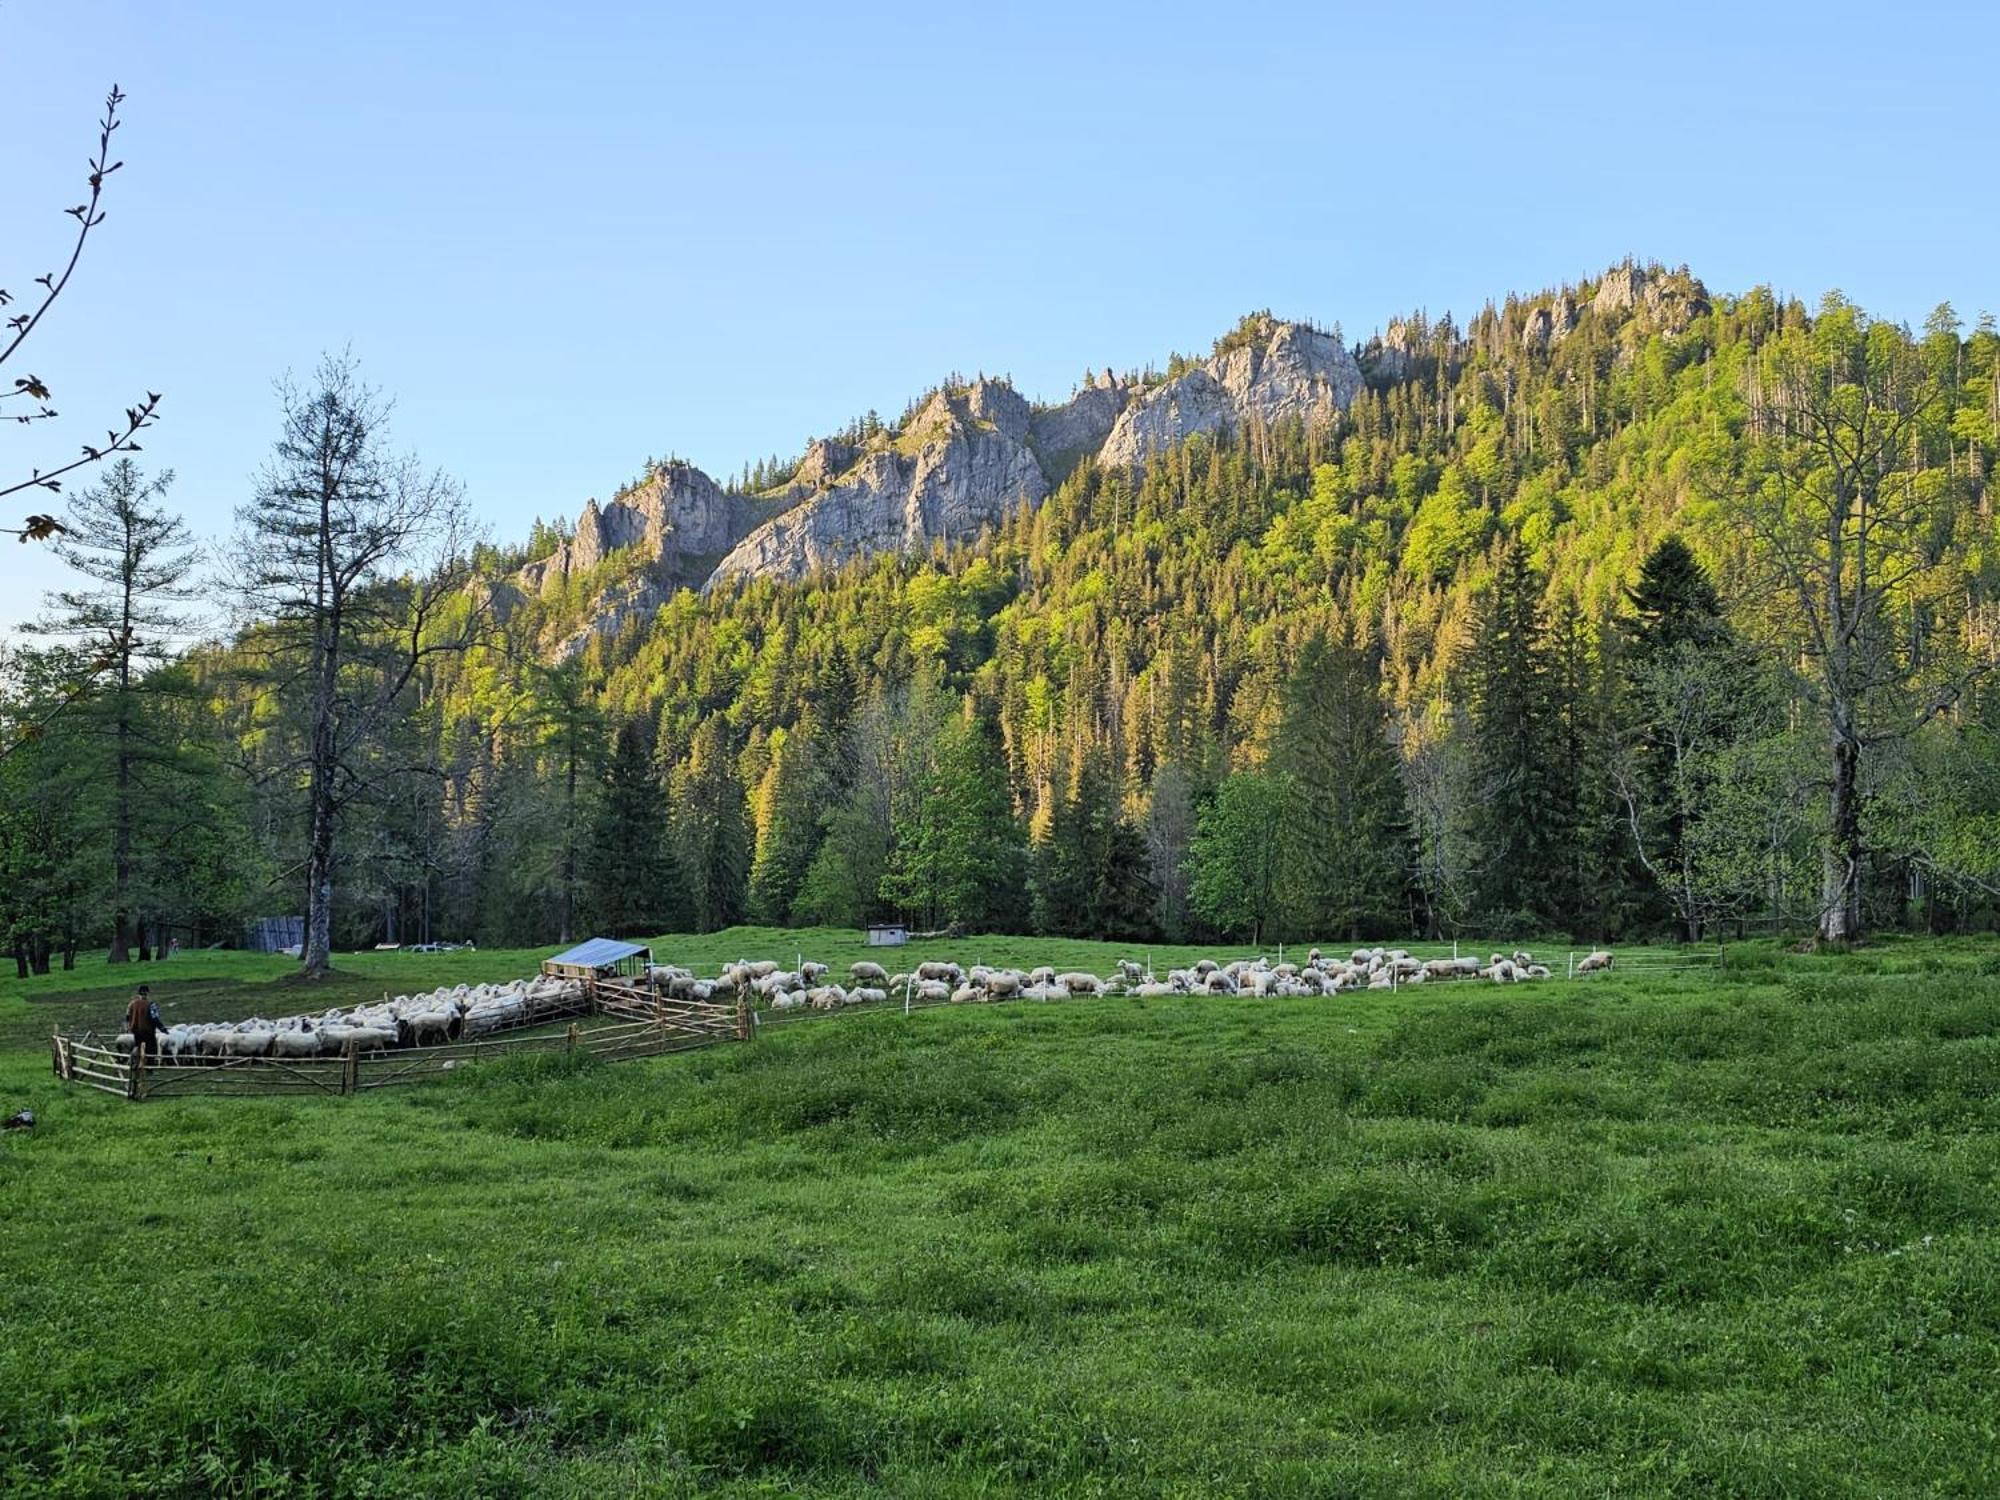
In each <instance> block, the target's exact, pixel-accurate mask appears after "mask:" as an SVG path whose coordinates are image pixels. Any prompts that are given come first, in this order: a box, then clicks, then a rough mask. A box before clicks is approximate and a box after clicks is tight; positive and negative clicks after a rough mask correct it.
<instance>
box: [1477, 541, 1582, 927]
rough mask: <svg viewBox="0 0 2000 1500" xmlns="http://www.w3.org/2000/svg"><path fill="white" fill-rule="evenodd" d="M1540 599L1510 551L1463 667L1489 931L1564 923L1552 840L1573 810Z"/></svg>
mask: <svg viewBox="0 0 2000 1500" xmlns="http://www.w3.org/2000/svg"><path fill="white" fill-rule="evenodd" d="M1541 594H1542V580H1541V577H1540V575H1538V574H1537V573H1536V572H1535V570H1534V569H1533V568H1532V567H1531V566H1530V565H1529V563H1528V559H1527V554H1526V553H1525V552H1524V551H1523V550H1522V549H1521V548H1520V546H1518V545H1515V544H1510V545H1509V546H1507V547H1506V548H1505V550H1503V551H1502V553H1501V555H1500V558H1499V566H1498V568H1497V570H1496V574H1495V577H1494V579H1493V582H1492V584H1491V585H1490V586H1489V588H1488V590H1487V593H1486V595H1485V597H1484V598H1483V599H1482V600H1481V601H1480V604H1479V608H1478V612H1477V615H1476V616H1475V620H1474V625H1473V645H1472V651H1471V654H1470V657H1469V659H1468V660H1467V663H1466V673H1465V676H1466V680H1467V683H1468V685H1469V687H1470V689H1471V693H1472V700H1473V711H1472V724H1473V735H1474V757H1475V771H1474V789H1475V792H1476V795H1477V799H1478V800H1477V803H1476V805H1475V810H1474V816H1473V819H1472V822H1473V828H1474V833H1475V837H1476V840H1477V842H1478V845H1479V860H1480V878H1479V890H1480V906H1481V908H1482V914H1483V915H1484V917H1485V918H1486V920H1487V921H1488V922H1490V923H1493V924H1495V925H1505V926H1519V925H1521V924H1524V923H1526V924H1534V923H1538V922H1539V923H1553V924H1556V925H1562V924H1563V923H1564V922H1565V920H1566V918H1565V914H1564V913H1563V912H1562V911H1560V910H1559V907H1560V901H1561V896H1560V889H1561V879H1562V877H1561V869H1562V861H1563V853H1562V846H1561V843H1560V842H1559V840H1560V838H1561V834H1562V830H1563V829H1564V828H1565V827H1566V825H1567V822H1568V818H1569V811H1570V810H1569V808H1568V807H1566V806H1565V805H1564V796H1565V793H1564V784H1563V771H1564V767H1563V762H1562V759H1561V755H1560V745H1559V733H1558V731H1559V724H1558V721H1557V715H1556V704H1555V701H1554V693H1553V691H1552V684H1551V680H1550V679H1551V664H1550V660H1549V649H1548V642H1547V627H1546V625H1545V624H1544V621H1543V615H1542V605H1541Z"/></svg>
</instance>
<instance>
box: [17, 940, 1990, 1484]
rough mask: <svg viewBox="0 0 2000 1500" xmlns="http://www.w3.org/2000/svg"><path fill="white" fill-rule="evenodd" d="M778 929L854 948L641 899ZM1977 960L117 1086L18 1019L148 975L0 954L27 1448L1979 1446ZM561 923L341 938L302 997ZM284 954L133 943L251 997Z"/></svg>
mask: <svg viewBox="0 0 2000 1500" xmlns="http://www.w3.org/2000/svg"><path fill="white" fill-rule="evenodd" d="M932 946H933V947H934V948H938V949H947V948H948V949H949V950H950V951H952V952H954V953H956V954H958V955H961V956H965V957H982V958H987V959H989V960H994V961H1010V962H1026V961H1041V960H1046V961H1049V962H1052V963H1055V964H1057V965H1059V966H1064V967H1067V966H1070V965H1072V964H1076V965H1080V966H1083V967H1095V968H1102V967H1105V966H1106V963H1107V962H1108V958H1109V957H1110V956H1113V955H1114V954H1117V953H1122V952H1123V951H1124V950H1122V949H1119V950H1110V949H1104V948H1101V947H1096V946H1094V945H1087V944H1069V943H1040V942H1035V941H1033V940H1025V939H987V940H981V939H969V940H964V941H961V942H958V943H954V944H948V945H947V944H938V945H932ZM794 950H803V951H804V952H805V954H806V955H807V956H808V957H812V956H818V957H821V958H823V959H825V960H826V961H828V962H831V963H835V964H837V965H838V964H844V963H846V962H848V961H851V958H852V957H853V956H858V955H859V954H860V953H861V952H862V951H863V950H862V948H861V945H860V942H859V939H858V938H857V937H856V936H855V935H853V934H811V935H795V934H770V933H750V932H747V931H742V930H739V931H737V932H733V933H728V934H721V935H716V936H713V937H708V938H699V939H686V940H674V941H672V942H670V943H664V942H663V944H662V945H661V952H662V954H663V956H670V957H676V958H684V959H687V960H689V961H692V962H695V963H697V964H699V965H702V966H711V965H712V964H713V963H715V962H717V961H720V960H722V959H725V958H731V957H736V956H738V955H746V956H760V955H766V954H768V955H769V956H771V957H785V958H789V957H790V956H791V952H792V951H794ZM1996 953H2000V948H1996V947H1995V946H1994V945H1993V944H1991V943H1986V944H1980V943H1973V942H1967V943H1958V944H1888V945H1884V946H1883V947H1881V948H1880V949H1874V950H1869V951H1866V952H1863V953H1859V954H1853V955H1845V956H1840V957H1833V958H1824V957H1812V958H1797V957H1793V956H1790V955H1785V954H1783V953H1781V952H1780V950H1779V949H1778V948H1777V947H1776V946H1774V945H1768V944H1767V945H1756V946H1752V947H1748V948H1745V949H1741V950H1736V949H1732V953H1731V957H1730V959H1729V961H1728V962H1727V963H1726V964H1725V966H1724V968H1723V969H1722V970H1721V971H1720V972H1719V973H1714V974H1707V975H1702V974H1684V975H1667V976H1651V977H1638V976H1633V977H1614V978H1611V979H1609V980H1605V981H1593V982H1589V983H1585V984H1578V985H1574V986H1570V985H1555V984H1550V985H1546V986H1542V987H1539V988H1536V987H1521V988H1515V989H1510V990H1505V991H1502V990H1498V989H1495V988H1491V987H1487V986H1483V985H1478V986H1475V985H1467V986H1459V987H1453V988H1446V989H1442V990H1435V989H1423V990H1416V991H1403V992H1401V993H1399V994H1394V995H1390V994H1383V993H1370V994H1364V995H1360V996H1352V997H1341V998H1339V999H1328V1000H1287V1001H1254V1000H1235V999H1230V1000H1217V999H1171V1000H1149V1001H1137V1000H1105V1001H1086V1002H1077V1003H1073V1004H1066V1005H1034V1004H1016V1005H1008V1006H990V1007H968V1008H963V1009H960V1008H948V1009H942V1010H937V1011H933V1012H929V1013H926V1014H921V1015H917V1016H913V1017H907V1018H906V1017H902V1016H900V1015H874V1016H854V1017H844V1018H841V1019H837V1020H830V1021H827V1022H824V1023H822V1024H815V1025H802V1026H797V1027H791V1028H785V1029H781V1030H777V1031H771V1032H767V1033H766V1034H765V1035H764V1036H763V1037H761V1038H760V1039H759V1040H758V1041H757V1042H756V1043H754V1044H752V1045H749V1046H730V1047H718V1048H714V1049H710V1050H707V1051H703V1052H699V1053H693V1054H687V1055H683V1056H679V1057H674V1058H667V1059H660V1060H656V1061H647V1062H637V1063H624V1064H618V1065H616V1066H605V1065H602V1064H595V1065H593V1064H591V1063H590V1062H588V1061H587V1060H566V1059H562V1058H550V1059H535V1060H527V1059H522V1060H516V1061H511V1062H508V1063H504V1064H497V1065H488V1066H485V1067H483V1068H481V1069H479V1070H476V1071H474V1072H473V1073H470V1074H467V1075H460V1076H456V1077H453V1078H450V1079H446V1080H442V1081H440V1082H438V1083H436V1084H433V1085H427V1086H422V1087H415V1088H410V1089H406V1090H401V1091H393V1092H390V1093H387V1094H384V1095H380V1096H372V1097H371V1096H362V1097H358V1098H354V1099H328V1100H323V1101H321V1100H311V1101H275V1100H271V1101H266V1100H254V1101H243V1100H201V1099H192V1100H178V1101H159V1102H156V1103H153V1104H148V1105H142V1106H133V1105H129V1104H125V1103H123V1102H122V1101H118V1100H115V1099H111V1098H108V1097H104V1096H101V1095H97V1094H94V1093H88V1092H83V1091H76V1090H69V1089H65V1088H62V1087H61V1086H59V1085H57V1084H56V1083H55V1082H54V1081H53V1080H52V1079H50V1078H49V1077H48V1064H47V1053H46V1046H45V1041H44V1038H45V1037H46V1032H47V1027H48V1024H49V1021H50V1019H51V1017H56V1016H67V1015H71V1014H74V1015H83V1014H85V1013H94V1012H96V1011H98V1010H99V1009H100V1008H103V1007H108V1006H114V1005H115V1002H116V1001H117V1000H118V999H119V998H121V997H122V995H123V993H124V989H123V986H124V985H125V984H127V983H129V982H131V981H132V979H133V978H134V977H135V976H137V975H138V974H141V973H144V972H145V971H144V970H141V969H139V968H137V967H135V968H134V969H133V970H131V971H130V972H129V973H122V974H118V975H115V976H113V975H109V974H107V973H106V972H105V971H104V969H102V968H101V967H98V968H94V969H92V968H84V969H80V970H79V971H78V972H77V973H75V974H73V975H68V976H51V977H50V979H49V980H48V981H37V982H35V984H33V985H29V986H22V985H18V984H15V983H13V982H11V981H9V982H8V983H6V984H5V985H4V986H0V1106H5V1108H6V1109H7V1110H8V1111H9V1112H11V1110H12V1109H13V1108H17V1107H19V1106H20V1105H23V1104H27V1105H32V1106H33V1107H34V1108H35V1110H36V1112H37V1114H38V1115H39V1116H40V1118H41V1124H40V1125H39V1126H38V1127H37V1128H36V1130H34V1131H33V1132H32V1133H25V1134H19V1135H11V1136H6V1137H0V1222H4V1226H5V1228H4V1233H0V1490H4V1491H5V1492H7V1493H18V1494H24V1495H65V1494H92V1495H95V1494H103V1495H126V1494H134V1493H212V1492H223V1493H245V1494H249V1493H257V1494H269V1493H340V1494H354V1495H402V1494H407V1495H439V1494H478V1495H530V1494H534V1495H539V1494H573V1495H604V1494H626V1493H645V1494H652V1493H658V1494H698V1493H715V1494H724V1495H739V1494H742V1495H748V1494H794V1493H800V1492H815V1493H827V1494H847V1495H862V1494H882V1493H887V1494H901V1495H912V1496H919V1495H921V1496H934V1495H956V1494H999V1493H1037V1494H1079V1495H1100V1494H1101V1495H1126V1494H1143V1495H1153V1494H1169V1495H1189V1496H1194V1495H1203V1496H1205V1495H1217V1494H1223V1495H1228V1494H1241V1495H1260V1496H1261V1495H1301V1496H1304V1495H1315V1496H1317V1495H1342V1494H1369V1495H1435V1496H1486V1495H1517V1494H1550V1495H1579V1496H1582V1495H1590V1496H1596V1495H1605V1494H1648V1495H1650V1494H1689V1495H1694V1494H1701V1495H1710V1494H1729V1495H1772V1496H1778V1495H1785V1496H1798V1495H1842V1496H1845V1495H1853V1496H1864V1495H1867V1496H1874V1495H1891V1494H1893V1495H1904V1494H1966V1495H1979V1494H1991V1493H1994V1492H1995V1490H1996V1487H2000V1458H1996V1453H2000V1441H1996V1440H2000V1433H1997V1432H1996V1417H1995V1406H1994V1402H1993V1399H1992V1393H1993V1391H1994V1390H1995V1389H1996V1387H2000V1239H1996V1234H1995V1231H1996V1230H2000V1092H1997V1091H2000V977H1995V976H1993V975H1991V974H1989V973H1987V972H1985V971H1986V970H1989V969H2000V964H1996V963H1994V962H1993V961H1992V960H1993V959H1994V957H1995V955H1996ZM537 956H539V955H526V954H520V955H507V954H489V953H482V954H478V955H452V956H439V957H430V958H422V957H417V956H412V955H385V956H377V955H367V956H364V957H359V958H356V959H353V960H347V959H343V960H342V965H343V967H344V968H348V969H351V971H352V977H351V978H343V979H341V980H339V981H335V982H334V985H333V988H332V989H329V988H325V987H314V988H313V990H312V991H311V994H310V995H308V996H307V997H306V998H305V1001H304V1004H314V1003H318V996H320V995H322V994H328V993H332V992H333V990H334V989H338V988H339V987H340V986H348V987H350V988H352V989H353V991H354V993H378V992H379V991H380V990H381V989H383V988H385V987H386V988H390V989H408V988H414V987H420V986H422V985H424V984H428V983H432V982H453V983H455V982H457V981H458V980H460V979H469V978H477V977H490V976H493V975H499V974H507V973H514V972H520V971H521V970H522V968H523V967H524V966H527V965H529V964H531V963H532V961H533V958H535V957H537ZM878 956H880V955H878ZM913 956H914V945H913V948H912V949H905V950H903V951H902V953H901V954H900V955H898V958H899V959H900V960H908V959H910V958H911V957H913ZM1185 956H1186V955H1185V954H1182V953H1176V954H1174V955H1172V957H1173V959H1174V960H1176V961H1178V960H1179V959H1181V958H1183V957H1185ZM1155 961H1156V962H1157V963H1162V964H1164V963H1165V962H1166V961H1168V955H1166V954H1164V953H1161V954H1156V955H1155ZM283 970H284V965H282V964H281V963H280V964H275V965H273V964H268V963H266V962H264V961H260V960H252V959H245V958H243V957H240V956H231V955H199V956H197V955H187V956H183V957H180V958H176V959H175V960H173V961H172V962H171V963H169V964H167V965H164V966H158V967H155V968H153V969H152V972H151V973H148V974H147V975H146V977H148V978H149V979H151V980H152V981H153V982H154V983H155V986H156V988H158V987H159V986H160V985H161V983H162V981H163V980H167V979H171V980H172V982H173V983H174V984H176V985H185V986H186V988H185V989H181V990H178V991H176V990H169V991H167V998H168V999H169V1000H170V1001H173V1002H174V1003H176V1004H184V1005H186V1006H188V1007H190V1008H192V1007H196V1006H200V1007H220V1008H222V1010H224V1011H228V1009H229V1008H230V1007H232V1006H236V1007H237V1008H239V1009H242V1010H258V1011H261V1012H262V1013H264V1014H274V1013H276V1012H277V1011H278V1010H280V1009H283V1008H292V1007H287V1006H285V1005H283V1004H282V1003H281V1002H283V1001H286V1000H289V999H290V998H292V997H294V996H296V995H297V994H298V990H299V988H300V987H297V986H289V985H282V984H280V983H274V980H275V978H276V976H277V975H279V974H281V973H282V972H283ZM24 992H25V994H24ZM65 997H67V998H65ZM238 1002H242V1004H241V1005H240V1006H238ZM296 1008H304V1006H303V1005H301V1006H299V1007H296Z"/></svg>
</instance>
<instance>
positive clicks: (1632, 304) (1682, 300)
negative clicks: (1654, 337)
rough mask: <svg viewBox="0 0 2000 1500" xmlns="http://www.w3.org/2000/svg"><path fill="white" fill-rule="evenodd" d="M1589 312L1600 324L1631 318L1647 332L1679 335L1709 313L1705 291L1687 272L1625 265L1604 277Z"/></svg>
mask: <svg viewBox="0 0 2000 1500" xmlns="http://www.w3.org/2000/svg"><path fill="white" fill-rule="evenodd" d="M1590 310H1591V312H1593V313H1594V314H1596V316H1597V317H1598V318H1599V319H1600V320H1604V319H1615V318H1626V317H1630V318H1632V319H1633V320H1634V321H1636V322H1638V323H1639V324H1640V326H1641V327H1643V328H1645V329H1647V330H1657V331H1660V332H1664V333H1679V332H1681V331H1682V330H1684V329H1685V328H1686V327H1687V326H1688V324H1690V323H1692V322H1693V321H1694V320H1695V319H1696V318H1699V317H1701V316H1703V315H1704V314H1706V313H1707V312H1708V310H1709V300H1708V288H1707V287H1705V286H1703V285H1702V284H1701V282H1700V281H1699V280H1698V279H1697V278H1696V277H1695V276H1693V275H1692V274H1691V273H1689V272H1688V271H1687V270H1686V268H1682V269H1681V270H1678V271H1668V270H1665V269H1663V268H1662V267H1660V266H1657V265H1646V266H1641V265H1636V264H1634V263H1633V262H1631V261H1626V262H1625V263H1624V264H1623V265H1621V266H1614V267H1612V268H1611V269H1610V270H1609V271H1606V272H1605V273H1604V279H1603V280H1601V281H1599V282H1598V283H1597V292H1596V295H1594V296H1593V297H1592V298H1591V299H1590Z"/></svg>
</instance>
